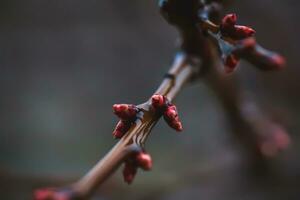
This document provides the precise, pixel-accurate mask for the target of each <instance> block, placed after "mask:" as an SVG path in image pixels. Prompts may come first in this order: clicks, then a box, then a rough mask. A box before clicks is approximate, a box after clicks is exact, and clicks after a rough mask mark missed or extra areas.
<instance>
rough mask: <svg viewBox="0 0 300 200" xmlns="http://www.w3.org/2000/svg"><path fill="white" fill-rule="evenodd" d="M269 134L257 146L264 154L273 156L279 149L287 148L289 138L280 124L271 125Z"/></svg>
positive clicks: (289, 141)
mask: <svg viewBox="0 0 300 200" xmlns="http://www.w3.org/2000/svg"><path fill="white" fill-rule="evenodd" d="M270 134H271V135H270V136H268V137H267V138H265V139H264V141H263V142H261V143H260V146H259V148H260V151H261V153H262V154H263V155H264V156H267V157H274V156H276V155H277V154H278V153H279V152H280V151H283V150H285V149H287V148H288V146H289V145H290V143H291V140H290V137H289V135H288V134H287V132H286V131H285V130H284V129H283V128H281V127H280V126H274V127H272V128H271V133H270Z"/></svg>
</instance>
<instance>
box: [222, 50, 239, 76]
mask: <svg viewBox="0 0 300 200" xmlns="http://www.w3.org/2000/svg"><path fill="white" fill-rule="evenodd" d="M238 63H239V59H238V58H237V57H236V56H235V55H233V54H231V55H229V56H227V57H226V58H225V60H224V69H225V73H231V72H233V71H234V70H235V69H236V66H237V64H238Z"/></svg>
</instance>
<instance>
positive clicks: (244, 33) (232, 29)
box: [220, 14, 255, 40]
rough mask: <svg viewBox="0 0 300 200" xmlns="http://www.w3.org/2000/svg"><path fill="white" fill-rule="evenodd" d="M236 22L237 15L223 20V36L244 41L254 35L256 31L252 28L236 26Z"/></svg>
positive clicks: (221, 27) (230, 15)
mask: <svg viewBox="0 0 300 200" xmlns="http://www.w3.org/2000/svg"><path fill="white" fill-rule="evenodd" d="M236 21H237V16H236V15H235V14H228V15H226V16H225V17H224V18H223V19H222V23H221V25H220V31H221V33H222V35H223V36H225V37H230V38H231V39H234V40H242V39H245V38H248V37H252V36H253V35H254V33H255V31H254V30H253V29H252V28H250V27H248V26H239V25H235V24H236Z"/></svg>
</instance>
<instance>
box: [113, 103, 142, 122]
mask: <svg viewBox="0 0 300 200" xmlns="http://www.w3.org/2000/svg"><path fill="white" fill-rule="evenodd" d="M113 110H114V113H115V114H116V115H117V116H118V117H119V118H120V119H123V120H131V119H133V118H135V117H136V114H137V112H138V108H137V107H136V106H135V105H131V104H115V105H113Z"/></svg>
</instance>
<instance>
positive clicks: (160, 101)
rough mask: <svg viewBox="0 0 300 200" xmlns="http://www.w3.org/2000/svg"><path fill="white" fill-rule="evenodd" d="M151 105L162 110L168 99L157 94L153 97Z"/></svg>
mask: <svg viewBox="0 0 300 200" xmlns="http://www.w3.org/2000/svg"><path fill="white" fill-rule="evenodd" d="M151 104H152V106H153V107H154V108H157V109H161V108H163V107H164V106H166V104H167V98H166V97H164V96H163V95H159V94H155V95H153V96H152V97H151Z"/></svg>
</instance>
